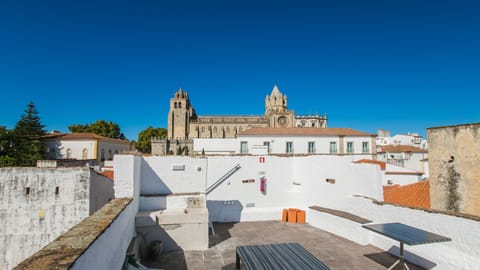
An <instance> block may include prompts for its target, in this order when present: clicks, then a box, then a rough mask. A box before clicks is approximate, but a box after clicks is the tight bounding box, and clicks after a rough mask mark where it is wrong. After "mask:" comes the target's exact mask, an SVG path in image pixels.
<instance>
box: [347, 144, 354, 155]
mask: <svg viewBox="0 0 480 270" xmlns="http://www.w3.org/2000/svg"><path fill="white" fill-rule="evenodd" d="M353 151H354V149H353V142H347V153H353Z"/></svg>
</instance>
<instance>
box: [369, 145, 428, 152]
mask: <svg viewBox="0 0 480 270" xmlns="http://www.w3.org/2000/svg"><path fill="white" fill-rule="evenodd" d="M377 152H378V153H384V152H390V153H398V152H412V153H427V150H425V149H422V148H418V147H415V146H410V145H385V146H382V147H381V148H380V151H377Z"/></svg>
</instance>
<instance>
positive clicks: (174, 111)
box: [152, 85, 327, 155]
mask: <svg viewBox="0 0 480 270" xmlns="http://www.w3.org/2000/svg"><path fill="white" fill-rule="evenodd" d="M287 105H288V102H287V96H286V95H284V94H282V93H281V92H280V90H279V89H278V87H277V86H276V85H275V86H274V87H273V90H272V92H271V94H270V95H267V97H266V98H265V114H264V115H258V116H198V115H197V114H196V112H195V109H194V108H193V106H192V104H191V103H190V98H189V96H188V93H187V92H184V91H183V90H182V89H179V90H178V91H177V92H176V93H175V94H174V96H173V98H171V99H170V110H169V112H168V136H167V139H166V140H161V139H156V138H152V154H156V155H166V154H175V155H176V154H185V151H188V150H190V151H191V150H192V149H193V139H199V138H235V137H236V136H237V134H240V133H242V132H243V131H245V130H248V129H251V128H261V127H270V128H291V127H315V128H325V127H327V117H326V116H318V115H316V116H295V115H294V112H293V111H292V110H288V106H287ZM187 149H188V150H187Z"/></svg>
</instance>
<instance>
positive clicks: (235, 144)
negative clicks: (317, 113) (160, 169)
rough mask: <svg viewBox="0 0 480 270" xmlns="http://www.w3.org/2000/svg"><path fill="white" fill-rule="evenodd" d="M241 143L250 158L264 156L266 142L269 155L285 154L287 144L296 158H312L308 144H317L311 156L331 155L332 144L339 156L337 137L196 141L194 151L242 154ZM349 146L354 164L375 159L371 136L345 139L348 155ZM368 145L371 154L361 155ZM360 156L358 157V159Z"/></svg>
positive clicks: (278, 137) (268, 137)
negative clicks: (351, 147) (291, 147)
mask: <svg viewBox="0 0 480 270" xmlns="http://www.w3.org/2000/svg"><path fill="white" fill-rule="evenodd" d="M241 142H247V146H248V153H247V154H251V155H257V154H261V155H263V154H264V153H263V152H258V149H257V148H258V146H263V143H264V142H269V143H270V154H273V155H276V154H286V144H287V142H292V143H293V154H302V155H303V154H309V153H308V142H314V143H315V151H314V153H311V154H321V155H330V142H336V143H337V153H336V154H340V152H339V151H340V148H341V147H340V138H339V137H338V136H321V137H320V136H296V137H292V136H258V135H257V136H249V135H238V137H237V138H234V139H194V140H193V148H194V151H195V153H196V154H200V153H201V152H202V149H203V150H204V152H205V154H207V155H210V154H241V152H240V145H241ZM347 142H353V145H354V152H353V155H355V157H354V158H355V160H357V159H362V158H368V159H372V158H373V156H372V153H374V151H375V150H376V149H373V145H372V138H371V137H370V136H345V137H344V143H343V144H344V151H345V154H346V151H347ZM363 142H368V148H369V149H368V153H363V152H362V143H363ZM357 155H358V156H357Z"/></svg>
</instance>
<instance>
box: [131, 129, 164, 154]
mask: <svg viewBox="0 0 480 270" xmlns="http://www.w3.org/2000/svg"><path fill="white" fill-rule="evenodd" d="M152 137H157V138H159V139H165V138H167V129H165V128H154V127H152V126H149V127H148V128H146V129H144V130H142V131H140V133H138V142H137V143H136V145H135V148H136V149H137V150H138V151H140V152H142V153H145V154H151V153H152Z"/></svg>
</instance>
